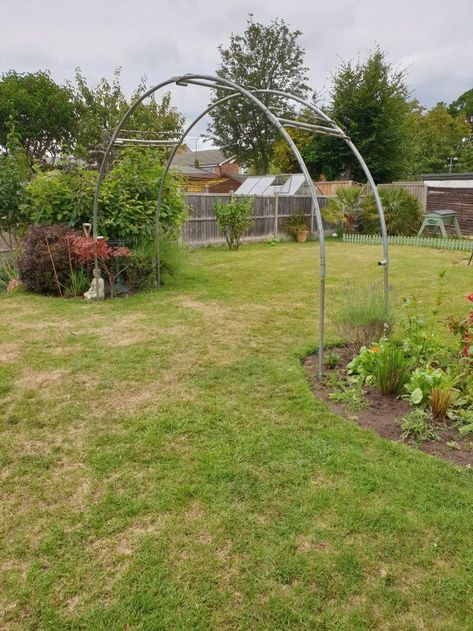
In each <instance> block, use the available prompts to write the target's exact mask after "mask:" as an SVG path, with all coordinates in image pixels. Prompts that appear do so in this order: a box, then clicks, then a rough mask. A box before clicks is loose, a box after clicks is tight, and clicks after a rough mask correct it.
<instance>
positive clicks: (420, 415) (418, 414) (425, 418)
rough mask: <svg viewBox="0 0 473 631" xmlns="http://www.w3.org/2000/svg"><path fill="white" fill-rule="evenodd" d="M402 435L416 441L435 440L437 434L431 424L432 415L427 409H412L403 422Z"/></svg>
mask: <svg viewBox="0 0 473 631" xmlns="http://www.w3.org/2000/svg"><path fill="white" fill-rule="evenodd" d="M401 430H402V437H403V438H404V440H407V439H412V440H414V441H416V442H422V441H423V440H435V439H436V438H437V435H436V433H435V431H434V430H433V428H432V426H431V424H430V416H429V414H428V413H427V412H426V411H425V410H421V409H416V410H412V411H411V412H409V413H408V414H406V416H404V418H403V419H402V422H401Z"/></svg>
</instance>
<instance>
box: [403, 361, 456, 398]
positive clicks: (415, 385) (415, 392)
mask: <svg viewBox="0 0 473 631" xmlns="http://www.w3.org/2000/svg"><path fill="white" fill-rule="evenodd" d="M452 386H453V383H452V378H451V377H450V375H448V374H447V373H446V372H445V371H444V370H442V368H434V367H432V366H426V367H424V368H421V367H417V368H416V369H415V370H414V372H413V373H412V374H411V376H410V379H409V381H408V382H407V383H406V384H405V390H406V391H407V392H408V393H409V401H410V402H411V403H412V405H427V404H428V403H429V400H430V395H431V392H432V390H433V389H444V390H448V389H450V388H451V387H452Z"/></svg>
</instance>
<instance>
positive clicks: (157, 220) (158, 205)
mask: <svg viewBox="0 0 473 631" xmlns="http://www.w3.org/2000/svg"><path fill="white" fill-rule="evenodd" d="M237 96H240V94H239V93H238V92H234V93H232V94H229V95H228V96H224V97H223V98H222V99H220V100H218V101H216V102H215V103H213V104H212V105H210V106H209V107H208V108H207V109H206V110H204V111H203V112H202V113H201V114H199V116H198V117H197V118H196V119H194V120H193V121H192V123H191V124H190V125H188V127H187V128H186V129H185V130H184V132H183V133H182V135H181V137H180V138H179V140H178V142H177V144H176V145H175V147H174V148H173V150H172V151H171V155H170V156H169V159H168V161H167V164H166V167H165V169H164V171H163V174H162V175H161V182H160V184H159V192H158V201H157V202H156V216H155V228H156V284H157V286H158V287H160V286H161V256H160V245H159V238H160V233H161V223H160V221H161V203H162V198H163V193H164V183H165V181H166V177H167V175H168V173H169V170H170V168H171V164H172V161H173V160H174V157H175V155H176V153H177V152H178V151H179V148H180V147H181V145H182V143H183V142H184V140H185V139H186V137H187V135H188V134H189V133H190V132H191V131H192V129H193V128H194V127H195V125H197V123H198V122H199V121H200V120H202V119H203V118H204V116H206V115H207V114H208V113H209V112H211V111H212V110H213V109H214V108H215V107H217V106H218V105H221V104H222V103H225V101H229V100H230V99H234V98H236V97H237Z"/></svg>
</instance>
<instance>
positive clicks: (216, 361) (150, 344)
mask: <svg viewBox="0 0 473 631" xmlns="http://www.w3.org/2000/svg"><path fill="white" fill-rule="evenodd" d="M379 254H380V248H379V247H373V246H348V245H343V244H335V243H330V245H329V247H328V285H327V310H328V323H327V328H328V338H329V341H332V342H335V341H336V333H335V329H334V328H333V326H332V325H331V322H330V314H333V313H334V312H335V311H336V309H337V304H340V301H341V300H342V298H343V292H344V291H346V289H347V288H348V287H350V286H352V285H353V284H354V283H355V282H357V279H362V282H363V283H369V282H371V281H372V280H375V279H380V278H381V270H380V269H379V268H378V267H377V265H376V262H377V260H378V259H379ZM391 256H392V276H391V281H392V283H393V284H394V285H395V287H396V288H397V293H398V295H399V296H401V297H402V296H405V295H408V294H409V293H411V292H416V293H417V294H418V295H419V296H420V298H421V301H422V302H423V303H424V305H426V306H428V305H433V304H434V301H435V291H436V290H435V284H436V278H437V274H438V272H439V271H440V270H442V269H445V268H447V269H448V272H447V287H446V299H445V302H444V304H443V306H442V310H443V312H444V314H447V313H456V314H461V313H463V312H466V309H467V303H466V301H465V299H464V296H465V295H466V294H467V293H469V292H470V291H471V290H472V285H473V282H472V274H473V270H472V269H471V268H468V267H466V265H465V264H464V258H465V257H464V255H462V254H461V253H458V252H441V251H434V250H432V251H431V250H427V249H422V250H421V249H413V248H409V247H404V248H394V247H393V248H392V249H391ZM317 276H318V250H317V247H316V245H315V244H313V243H308V244H304V245H296V244H279V245H275V246H269V245H266V244H264V245H263V244H262V245H254V246H247V247H244V248H242V249H241V250H240V251H239V252H236V253H233V252H231V253H229V252H226V251H224V250H223V249H202V250H199V251H197V252H194V253H189V254H188V255H187V257H186V261H185V266H184V268H183V272H182V274H181V276H180V278H179V279H178V280H177V282H176V284H175V285H174V286H172V287H170V288H167V289H164V290H162V291H160V292H158V293H149V294H145V295H140V296H134V297H130V298H126V299H122V300H120V299H117V300H114V301H106V302H103V303H100V304H86V303H84V302H83V301H80V300H68V301H65V300H58V299H52V298H42V297H37V296H33V295H14V296H8V295H7V296H4V297H2V298H1V299H0V314H1V320H0V408H1V412H0V427H1V432H2V434H1V447H0V456H1V469H0V475H1V484H0V494H1V496H0V510H1V515H0V529H1V535H2V545H1V547H0V572H1V577H0V628H2V629H88V630H89V629H93V630H96V629H99V630H100V629H107V630H109V629H113V630H115V629H116V630H122V629H147V630H153V631H154V630H158V629H166V630H169V629H172V630H174V629H182V630H194V629H198V630H202V631H203V630H206V631H207V630H209V629H216V630H217V629H218V630H220V629H248V630H255V629H257V630H260V629H267V630H268V631H269V630H271V631H272V630H279V629H310V630H319V629H320V630H325V629H327V630H328V629H337V630H339V629H346V630H350V631H352V630H356V629H392V630H396V631H397V630H399V629H426V630H429V631H430V630H432V629H435V630H438V629H445V630H447V629H448V630H453V629H473V613H472V612H473V487H472V484H473V477H472V473H471V472H470V471H468V470H459V469H457V468H455V467H453V466H452V465H449V464H447V463H444V462H442V461H440V460H437V459H435V458H432V457H430V456H427V455H425V454H424V453H422V452H420V451H417V450H415V449H412V448H409V447H407V446H405V445H403V444H394V443H390V442H387V441H385V440H383V439H381V438H379V437H378V436H376V435H374V434H372V433H370V432H369V431H366V430H363V429H361V428H359V427H358V426H357V425H356V424H354V423H353V422H351V421H348V420H345V419H343V418H340V417H337V416H335V415H334V414H332V413H331V412H329V411H328V409H327V407H326V406H325V404H323V403H322V402H319V401H317V400H316V399H315V398H314V397H313V395H312V393H311V391H310V388H309V385H308V383H307V381H306V377H305V373H304V369H303V368H302V366H301V362H300V359H301V358H302V357H303V356H304V355H305V354H306V353H307V352H309V351H310V350H313V349H314V345H315V341H316V339H317V318H316V314H317V286H318V281H317ZM433 326H437V327H438V328H439V330H440V329H441V328H442V327H443V326H444V325H442V324H441V323H433Z"/></svg>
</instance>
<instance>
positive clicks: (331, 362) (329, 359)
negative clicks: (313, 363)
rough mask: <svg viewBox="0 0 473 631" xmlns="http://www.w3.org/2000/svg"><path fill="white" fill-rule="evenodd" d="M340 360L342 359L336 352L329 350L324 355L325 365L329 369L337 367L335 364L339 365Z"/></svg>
mask: <svg viewBox="0 0 473 631" xmlns="http://www.w3.org/2000/svg"><path fill="white" fill-rule="evenodd" d="M341 361H342V360H341V359H340V357H339V355H337V353H333V352H329V353H327V354H326V355H325V365H326V366H327V368H330V370H333V369H334V368H337V366H340V363H341Z"/></svg>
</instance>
